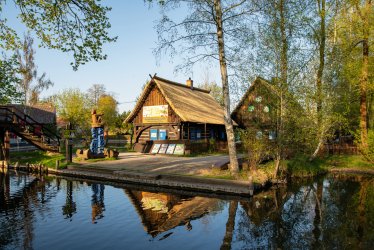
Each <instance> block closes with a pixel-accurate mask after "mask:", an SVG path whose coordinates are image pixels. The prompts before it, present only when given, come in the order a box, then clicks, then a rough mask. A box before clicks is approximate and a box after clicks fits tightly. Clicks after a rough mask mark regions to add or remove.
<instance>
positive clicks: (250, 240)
mask: <svg viewBox="0 0 374 250" xmlns="http://www.w3.org/2000/svg"><path fill="white" fill-rule="evenodd" d="M272 192H273V193H272ZM240 204H241V207H240V209H238V213H237V216H238V229H237V232H238V235H237V237H236V239H238V242H233V244H234V246H235V247H236V248H241V247H240V246H242V247H243V248H250V249H251V248H254V249H256V248H265V249H269V248H271V249H273V248H284V249H291V248H307V249H309V248H317V249H320V248H324V249H331V248H357V247H359V248H363V249H366V248H368V249H370V248H371V245H370V244H371V243H372V242H374V231H373V230H372V225H374V180H373V178H371V179H370V178H358V177H349V178H348V179H347V178H346V177H345V178H344V179H343V180H339V179H336V177H335V178H325V180H324V181H322V180H318V179H317V180H315V181H309V182H308V183H307V182H301V183H296V184H295V185H292V184H291V185H289V186H288V188H287V190H285V189H281V188H280V189H274V190H273V191H269V192H264V193H260V194H258V195H256V196H254V197H253V198H252V199H251V200H250V201H249V202H240ZM238 246H239V247H238Z"/></svg>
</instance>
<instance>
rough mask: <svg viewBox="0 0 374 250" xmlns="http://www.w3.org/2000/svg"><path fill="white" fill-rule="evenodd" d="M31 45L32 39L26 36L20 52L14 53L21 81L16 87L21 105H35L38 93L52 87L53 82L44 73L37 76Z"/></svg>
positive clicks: (28, 35)
mask: <svg viewBox="0 0 374 250" xmlns="http://www.w3.org/2000/svg"><path fill="white" fill-rule="evenodd" d="M33 43H34V39H33V38H32V37H31V36H30V34H26V35H25V38H24V41H23V44H22V50H17V52H16V53H17V59H18V63H19V73H20V75H21V81H19V82H18V85H19V88H20V89H21V93H22V99H23V100H22V102H23V104H35V103H36V102H38V98H39V94H40V92H41V91H42V90H44V89H48V88H49V87H50V86H53V82H52V81H51V80H49V79H47V78H46V73H43V74H42V75H41V76H40V77H39V76H38V71H37V66H36V65H35V58H34V55H35V50H34V48H33Z"/></svg>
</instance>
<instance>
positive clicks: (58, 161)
mask: <svg viewBox="0 0 374 250" xmlns="http://www.w3.org/2000/svg"><path fill="white" fill-rule="evenodd" d="M59 167H60V160H56V170H58V168H59Z"/></svg>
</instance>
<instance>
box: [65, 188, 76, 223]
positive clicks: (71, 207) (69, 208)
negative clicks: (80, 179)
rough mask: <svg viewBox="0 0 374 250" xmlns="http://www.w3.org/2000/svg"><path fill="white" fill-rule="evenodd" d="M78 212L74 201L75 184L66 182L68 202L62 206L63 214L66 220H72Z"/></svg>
mask: <svg viewBox="0 0 374 250" xmlns="http://www.w3.org/2000/svg"><path fill="white" fill-rule="evenodd" d="M76 211H77V205H76V203H75V202H74V201H73V182H72V181H67V182H66V202H65V205H64V206H62V214H63V215H64V216H65V219H72V217H73V214H75V212H76Z"/></svg>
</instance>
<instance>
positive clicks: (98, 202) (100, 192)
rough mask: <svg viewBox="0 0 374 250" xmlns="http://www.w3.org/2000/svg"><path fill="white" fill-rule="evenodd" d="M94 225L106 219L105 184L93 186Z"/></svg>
mask: <svg viewBox="0 0 374 250" xmlns="http://www.w3.org/2000/svg"><path fill="white" fill-rule="evenodd" d="M91 188H92V199H91V208H92V223H96V221H97V220H99V219H101V218H103V217H104V214H103V213H104V211H105V204H104V189H105V186H104V185H103V184H92V186H91Z"/></svg>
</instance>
